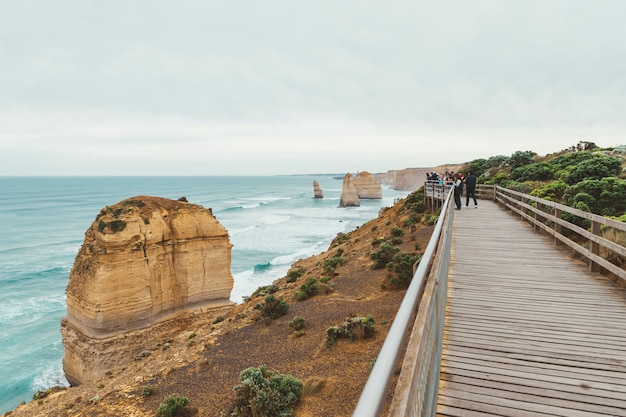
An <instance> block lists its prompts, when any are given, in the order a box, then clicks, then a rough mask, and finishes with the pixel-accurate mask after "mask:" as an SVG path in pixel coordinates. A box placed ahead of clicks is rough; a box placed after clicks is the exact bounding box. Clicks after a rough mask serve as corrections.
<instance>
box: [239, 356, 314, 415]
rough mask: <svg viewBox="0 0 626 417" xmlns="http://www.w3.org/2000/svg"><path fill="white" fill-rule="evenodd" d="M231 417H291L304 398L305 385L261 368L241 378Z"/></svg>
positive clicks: (293, 378) (241, 374)
mask: <svg viewBox="0 0 626 417" xmlns="http://www.w3.org/2000/svg"><path fill="white" fill-rule="evenodd" d="M239 380H240V381H241V384H239V385H236V386H235V387H234V390H235V391H236V392H237V399H236V402H235V406H234V409H233V411H232V413H231V414H230V415H231V416H232V417H292V416H294V412H293V407H294V406H295V405H296V403H297V402H298V400H299V399H300V397H301V396H302V381H300V380H299V379H298V378H295V377H293V376H291V375H283V374H281V373H279V372H276V371H273V370H271V369H269V368H267V367H266V366H265V365H261V366H259V367H257V368H248V369H245V370H243V371H242V372H241V373H240V374H239Z"/></svg>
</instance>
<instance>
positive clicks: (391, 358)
mask: <svg viewBox="0 0 626 417" xmlns="http://www.w3.org/2000/svg"><path fill="white" fill-rule="evenodd" d="M451 195H452V191H451V190H450V191H449V192H448V195H447V197H446V199H445V202H444V204H443V207H442V209H441V215H440V216H439V219H438V220H437V223H436V225H435V229H434V230H433V233H432V235H431V238H430V240H429V242H428V245H427V246H426V250H425V251H424V254H423V255H422V258H421V260H420V262H419V265H418V266H417V269H416V271H415V274H414V275H413V279H412V280H411V284H410V285H409V288H408V289H407V291H406V293H405V295H404V298H403V300H402V303H401V304H400V308H399V309H398V313H397V314H396V317H395V319H394V321H393V324H392V325H391V328H390V329H389V333H388V334H387V337H386V339H385V342H384V343H383V346H382V348H381V350H380V353H379V355H378V357H377V358H376V363H375V364H374V367H373V368H372V371H371V373H370V376H369V378H368V380H367V382H366V384H365V387H364V388H363V391H362V392H361V396H360V398H359V401H358V403H357V405H356V408H355V409H354V412H353V413H352V415H353V416H354V417H377V416H379V415H380V413H381V411H382V408H383V406H384V404H385V401H386V398H387V389H388V388H389V386H390V384H391V380H392V378H393V374H394V371H395V369H396V363H397V360H398V358H399V356H400V352H401V350H402V347H403V345H404V342H405V340H406V336H407V333H408V331H409V330H410V326H411V324H412V320H411V319H412V318H413V315H414V314H415V312H416V308H417V306H418V304H419V303H420V302H421V301H422V294H423V293H424V287H425V285H426V279H427V277H428V274H429V272H430V270H431V267H432V266H433V261H434V260H435V255H436V252H437V246H438V244H439V240H440V237H441V235H442V231H443V230H444V229H443V225H444V223H446V219H448V218H450V219H449V220H448V224H451V223H452V217H453V216H454V212H453V211H452V205H451V204H450V201H451ZM439 345H441V344H440V343H439ZM438 378H439V375H438V373H437V381H438ZM435 395H436V389H435Z"/></svg>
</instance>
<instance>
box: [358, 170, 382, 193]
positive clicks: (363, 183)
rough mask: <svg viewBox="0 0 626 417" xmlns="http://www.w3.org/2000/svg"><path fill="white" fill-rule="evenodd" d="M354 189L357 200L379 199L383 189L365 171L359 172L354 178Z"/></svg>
mask: <svg viewBox="0 0 626 417" xmlns="http://www.w3.org/2000/svg"><path fill="white" fill-rule="evenodd" d="M354 188H356V192H357V194H358V196H359V198H364V199H378V200H379V199H381V198H383V188H382V187H381V186H380V184H379V182H378V181H376V178H374V176H372V174H370V173H369V172H367V171H361V172H359V173H358V174H356V177H355V178H354Z"/></svg>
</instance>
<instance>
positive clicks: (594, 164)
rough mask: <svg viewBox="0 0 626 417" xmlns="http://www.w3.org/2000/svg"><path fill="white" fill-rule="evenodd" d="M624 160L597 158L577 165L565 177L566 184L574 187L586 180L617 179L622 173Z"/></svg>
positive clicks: (607, 157)
mask: <svg viewBox="0 0 626 417" xmlns="http://www.w3.org/2000/svg"><path fill="white" fill-rule="evenodd" d="M621 167H622V159H621V158H615V157H612V156H597V157H593V158H591V159H587V160H585V161H582V162H580V163H579V164H577V165H576V166H575V167H574V168H572V170H571V171H570V172H569V174H567V175H566V176H565V182H566V183H568V184H570V185H573V184H576V183H578V182H580V181H584V180H601V179H603V178H606V177H617V176H618V175H619V173H620V172H621Z"/></svg>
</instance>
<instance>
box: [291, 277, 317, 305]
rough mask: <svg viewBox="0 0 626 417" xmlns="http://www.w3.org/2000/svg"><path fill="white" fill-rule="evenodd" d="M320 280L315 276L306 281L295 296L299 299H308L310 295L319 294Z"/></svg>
mask: <svg viewBox="0 0 626 417" xmlns="http://www.w3.org/2000/svg"><path fill="white" fill-rule="evenodd" d="M318 285H319V281H318V280H317V279H315V278H309V279H307V280H306V282H305V283H304V284H302V285H300V291H297V292H296V294H295V296H296V298H297V299H298V300H299V301H302V300H306V299H307V298H309V297H312V296H314V295H315V294H317V288H318Z"/></svg>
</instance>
